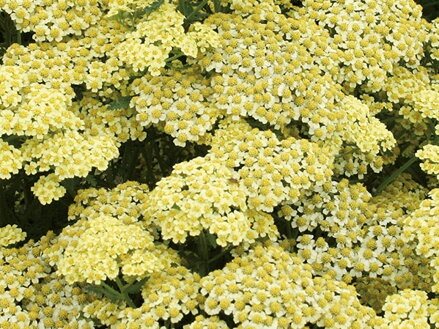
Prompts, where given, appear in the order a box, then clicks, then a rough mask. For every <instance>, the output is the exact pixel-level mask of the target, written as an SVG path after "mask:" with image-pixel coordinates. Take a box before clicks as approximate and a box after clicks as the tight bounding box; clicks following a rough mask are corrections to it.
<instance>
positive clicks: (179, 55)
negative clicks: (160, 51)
mask: <svg viewBox="0 0 439 329" xmlns="http://www.w3.org/2000/svg"><path fill="white" fill-rule="evenodd" d="M183 56H184V54H183V53H178V54H175V55H174V56H171V57H169V58H167V59H166V60H165V62H166V63H169V62H172V61H173V60H174V59H177V58H180V57H183Z"/></svg>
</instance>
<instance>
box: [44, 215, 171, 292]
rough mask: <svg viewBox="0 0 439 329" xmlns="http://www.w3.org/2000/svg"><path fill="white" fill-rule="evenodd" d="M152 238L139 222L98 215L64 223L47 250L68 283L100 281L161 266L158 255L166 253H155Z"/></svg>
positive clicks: (146, 272) (95, 282)
mask: <svg viewBox="0 0 439 329" xmlns="http://www.w3.org/2000/svg"><path fill="white" fill-rule="evenodd" d="M96 241H99V243H96ZM153 241H154V238H153V236H152V235H151V234H150V233H149V232H148V231H146V230H144V229H143V228H142V225H141V224H140V223H139V222H136V223H130V224H125V223H123V222H122V221H120V220H119V219H117V218H115V217H111V216H108V215H99V216H97V217H95V218H90V219H87V220H84V219H81V220H79V221H77V222H76V223H75V224H73V225H70V226H68V227H66V228H65V229H64V230H63V231H62V232H61V233H60V235H59V236H58V237H57V239H56V242H55V243H54V245H53V246H52V247H51V248H50V249H49V250H47V252H46V254H47V256H48V257H49V258H50V259H51V261H52V262H56V265H57V273H58V274H60V275H63V276H64V277H65V279H66V281H67V282H68V283H69V284H72V283H74V282H88V283H94V284H100V283H101V282H102V281H105V280H106V279H107V278H109V279H115V278H116V277H117V276H118V275H119V271H121V273H122V275H124V276H126V277H136V278H142V277H145V276H146V275H149V274H150V273H153V272H155V271H160V270H162V269H163V265H162V263H161V262H160V258H161V257H165V256H166V254H163V255H157V252H156V251H157V250H155V245H154V242H153Z"/></svg>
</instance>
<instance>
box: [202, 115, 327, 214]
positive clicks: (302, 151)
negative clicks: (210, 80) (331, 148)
mask: <svg viewBox="0 0 439 329" xmlns="http://www.w3.org/2000/svg"><path fill="white" fill-rule="evenodd" d="M210 145H211V147H212V149H211V150H210V151H209V154H208V157H209V158H210V159H214V160H216V161H222V162H223V163H225V164H226V165H227V167H229V168H233V169H235V170H237V172H238V175H239V176H240V180H241V181H242V182H243V184H244V187H245V190H246V194H247V195H248V197H249V200H248V205H249V207H250V208H253V209H256V210H262V211H266V212H271V211H273V208H274V207H275V206H277V205H279V204H281V203H285V202H294V201H297V200H298V199H299V197H300V195H301V193H304V191H306V190H312V189H315V188H321V186H322V185H323V184H324V183H325V182H326V181H327V180H328V179H329V178H330V177H331V175H332V170H331V169H332V161H333V158H332V157H331V156H330V155H329V154H327V152H325V149H323V148H320V147H319V146H318V145H317V144H316V143H313V142H310V141H309V140H307V139H295V138H293V137H290V138H287V139H284V140H280V139H279V138H278V137H277V136H276V134H275V133H274V132H272V131H271V130H266V131H262V130H259V129H257V128H254V129H252V128H251V127H250V125H249V124H247V123H246V122H245V121H244V120H241V121H233V120H223V121H222V122H221V123H220V125H219V129H217V130H216V131H215V135H214V136H213V138H212V141H211V143H210Z"/></svg>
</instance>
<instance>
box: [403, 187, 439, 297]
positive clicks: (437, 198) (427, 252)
mask: <svg viewBox="0 0 439 329" xmlns="http://www.w3.org/2000/svg"><path fill="white" fill-rule="evenodd" d="M429 197H430V198H428V199H425V200H423V201H422V202H421V204H420V206H419V208H418V209H416V210H415V211H413V212H412V213H411V214H410V215H409V216H408V217H407V218H406V220H405V221H404V227H403V236H402V237H403V239H404V243H406V244H410V243H412V244H414V247H415V250H416V254H417V255H419V256H421V257H422V258H424V259H426V260H427V261H428V263H429V265H430V266H431V268H432V272H433V280H434V285H432V287H431V289H432V291H434V292H438V291H439V240H438V236H439V222H438V216H439V189H433V190H431V191H430V193H429Z"/></svg>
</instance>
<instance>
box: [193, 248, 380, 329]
mask: <svg viewBox="0 0 439 329" xmlns="http://www.w3.org/2000/svg"><path fill="white" fill-rule="evenodd" d="M201 286H202V288H201V293H202V294H203V295H204V296H205V300H204V310H205V312H206V313H207V314H208V315H210V316H215V315H218V314H221V313H223V312H224V313H225V314H230V315H231V316H233V321H234V322H235V323H236V324H239V327H240V328H250V327H255V328H258V327H259V328H260V327H269V326H273V327H275V328H303V327H304V325H305V324H306V323H315V324H317V325H319V326H325V324H330V323H332V324H334V325H335V324H336V323H337V324H338V325H339V326H342V325H344V326H346V328H347V327H354V326H356V325H357V324H355V323H358V324H363V325H364V326H367V323H368V322H369V321H370V320H371V319H373V318H374V312H373V311H372V309H370V308H368V307H365V306H362V305H361V304H360V302H359V300H358V299H357V296H356V291H355V289H354V288H353V287H351V286H347V285H346V284H344V283H341V282H338V281H334V280H332V279H330V278H329V277H328V276H325V277H320V276H315V275H314V273H313V270H312V267H311V266H309V265H306V264H304V263H303V261H302V260H301V259H300V258H299V257H297V256H295V255H294V254H290V253H289V252H287V251H285V250H284V249H282V247H280V246H279V245H276V244H271V243H268V244H267V245H265V246H263V245H255V246H254V247H253V248H252V249H250V250H249V251H248V252H246V253H245V254H243V255H240V256H237V257H236V258H235V259H234V260H232V261H231V262H229V263H227V264H226V266H225V267H224V268H223V269H222V270H216V271H213V272H211V273H209V274H208V275H207V276H205V277H203V278H202V279H201Z"/></svg>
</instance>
